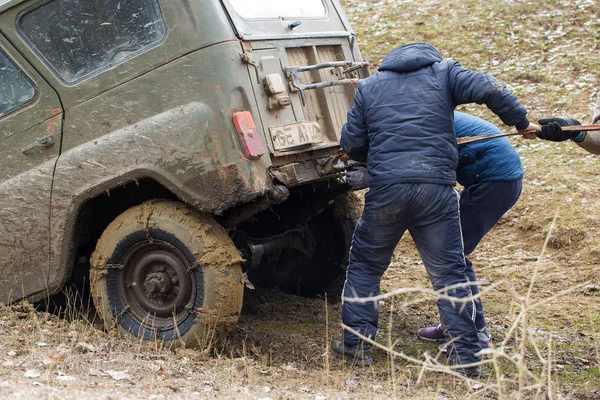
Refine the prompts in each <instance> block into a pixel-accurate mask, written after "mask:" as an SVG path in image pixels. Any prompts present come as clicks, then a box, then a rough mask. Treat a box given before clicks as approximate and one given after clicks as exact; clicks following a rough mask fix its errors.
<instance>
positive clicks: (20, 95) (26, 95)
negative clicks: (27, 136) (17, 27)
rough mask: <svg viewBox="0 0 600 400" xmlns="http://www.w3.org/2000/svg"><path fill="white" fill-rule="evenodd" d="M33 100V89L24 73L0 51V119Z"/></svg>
mask: <svg viewBox="0 0 600 400" xmlns="http://www.w3.org/2000/svg"><path fill="white" fill-rule="evenodd" d="M34 98H35V87H34V86H33V83H31V81H30V80H29V78H27V76H26V75H25V73H24V72H23V71H21V69H20V68H19V67H17V66H16V65H15V63H13V62H12V60H11V59H10V58H8V56H7V55H6V53H4V51H2V50H0V117H2V116H3V115H5V114H8V113H9V112H11V111H14V110H16V109H17V108H20V107H22V106H24V105H25V104H27V103H29V102H30V101H32V100H33V99H34Z"/></svg>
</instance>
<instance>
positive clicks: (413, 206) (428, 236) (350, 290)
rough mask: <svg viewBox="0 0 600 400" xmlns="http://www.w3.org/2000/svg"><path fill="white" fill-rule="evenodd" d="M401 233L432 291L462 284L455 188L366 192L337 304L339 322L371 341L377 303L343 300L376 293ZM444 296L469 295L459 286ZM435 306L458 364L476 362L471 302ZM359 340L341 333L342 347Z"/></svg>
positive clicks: (380, 188)
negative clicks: (339, 305)
mask: <svg viewBox="0 0 600 400" xmlns="http://www.w3.org/2000/svg"><path fill="white" fill-rule="evenodd" d="M406 230H408V231H409V232H410V234H411V236H412V237H413V240H414V242H415V244H416V246H417V249H418V251H419V254H420V256H421V259H422V260H423V264H424V265H425V268H426V270H427V273H428V275H429V278H430V280H431V283H432V285H433V288H434V289H435V290H439V289H443V288H445V287H447V286H450V285H455V284H457V283H466V282H467V276H466V273H465V256H464V252H463V242H462V235H461V227H460V217H459V198H458V192H457V191H456V190H455V189H454V187H452V186H447V185H436V184H425V183H409V184H393V185H384V186H377V187H373V188H370V189H369V191H367V193H366V195H365V207H364V210H363V213H362V215H361V217H360V219H359V221H358V224H357V227H356V229H355V231H354V237H353V239H352V248H351V249H350V262H349V265H348V269H347V272H346V282H345V284H344V292H343V296H344V298H345V299H344V300H343V304H342V321H343V322H344V324H346V325H347V326H349V327H351V328H353V329H354V330H356V331H358V332H360V333H361V334H363V335H365V336H367V337H371V338H373V339H374V338H375V336H376V334H377V324H378V319H379V312H378V308H377V302H366V303H363V302H354V301H348V300H347V299H348V298H352V297H359V298H365V297H369V296H373V295H378V294H379V293H380V282H381V276H382V275H383V273H384V272H385V270H386V269H387V268H388V266H389V264H390V261H391V257H392V254H393V252H394V249H395V247H396V245H397V244H398V241H399V240H400V238H401V237H402V235H403V234H404V232H405V231H406ZM448 294H449V295H451V296H453V297H455V298H458V299H461V298H463V299H464V298H467V297H469V296H471V290H470V288H469V287H464V288H458V289H453V290H452V291H450V292H449V293H448ZM437 306H438V310H439V313H440V317H441V320H442V325H443V326H444V329H445V331H446V332H447V334H448V335H449V336H450V337H451V338H454V339H455V342H454V350H456V354H457V356H458V358H459V359H458V362H459V363H463V364H464V363H471V362H476V361H478V360H479V358H478V357H477V356H476V355H475V353H477V352H478V351H480V350H481V348H480V347H479V344H478V338H477V331H476V329H475V322H474V321H475V304H474V302H473V301H468V302H466V303H462V302H451V301H449V300H438V301H437ZM359 342H360V339H359V338H358V337H357V336H356V335H354V334H352V333H351V332H349V331H344V343H346V344H348V345H356V344H358V343H359Z"/></svg>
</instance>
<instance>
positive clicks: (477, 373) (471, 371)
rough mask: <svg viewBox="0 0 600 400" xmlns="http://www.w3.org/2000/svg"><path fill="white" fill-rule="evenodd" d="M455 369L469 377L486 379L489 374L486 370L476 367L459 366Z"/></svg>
mask: <svg viewBox="0 0 600 400" xmlns="http://www.w3.org/2000/svg"><path fill="white" fill-rule="evenodd" d="M455 371H456V372H458V373H459V374H461V375H462V376H464V377H466V378H471V379H487V378H489V377H490V374H489V373H488V372H487V371H484V370H482V369H481V368H478V367H470V368H459V369H455Z"/></svg>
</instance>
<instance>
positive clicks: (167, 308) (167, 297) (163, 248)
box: [117, 239, 196, 330]
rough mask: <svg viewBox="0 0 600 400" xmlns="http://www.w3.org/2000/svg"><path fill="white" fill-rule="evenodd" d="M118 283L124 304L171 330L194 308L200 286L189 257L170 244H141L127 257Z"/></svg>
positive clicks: (139, 316) (144, 319) (139, 317)
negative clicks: (197, 283)
mask: <svg viewBox="0 0 600 400" xmlns="http://www.w3.org/2000/svg"><path fill="white" fill-rule="evenodd" d="M121 264H122V265H123V266H124V268H123V270H122V271H119V273H118V274H117V286H118V290H119V295H120V297H121V299H122V302H123V303H124V304H123V305H124V306H129V310H130V312H131V313H132V314H133V315H134V316H135V317H136V319H137V320H138V321H142V323H143V324H145V325H148V326H151V327H152V328H154V329H158V330H161V329H170V328H171V327H172V326H174V325H175V324H176V321H178V320H181V319H184V318H186V317H187V316H188V315H189V313H190V312H191V311H192V310H190V309H189V307H188V305H189V304H193V303H194V299H195V297H196V288H195V284H194V282H195V281H194V276H193V274H194V271H193V268H192V265H191V264H190V263H189V261H188V260H187V258H186V257H185V256H184V255H183V254H182V253H181V251H179V249H177V248H176V247H175V246H173V245H171V244H170V243H167V242H164V241H160V240H156V239H154V240H152V242H150V241H147V242H143V243H138V244H137V245H135V246H134V247H132V248H131V249H129V250H128V251H127V252H126V253H125V255H124V256H123V260H122V262H121Z"/></svg>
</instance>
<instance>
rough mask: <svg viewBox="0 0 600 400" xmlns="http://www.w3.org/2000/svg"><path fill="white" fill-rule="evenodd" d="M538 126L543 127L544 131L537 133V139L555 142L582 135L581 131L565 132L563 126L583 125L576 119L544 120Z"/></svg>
mask: <svg viewBox="0 0 600 400" xmlns="http://www.w3.org/2000/svg"><path fill="white" fill-rule="evenodd" d="M538 124H540V125H541V128H542V130H541V131H537V132H536V133H535V134H536V135H537V137H539V138H540V139H544V140H551V141H553V142H562V141H565V140H569V139H573V138H574V137H576V136H577V135H579V134H580V133H581V132H579V131H563V130H562V128H561V127H562V126H575V125H581V124H580V123H579V121H577V120H576V119H563V118H542V119H540V120H539V121H538Z"/></svg>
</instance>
